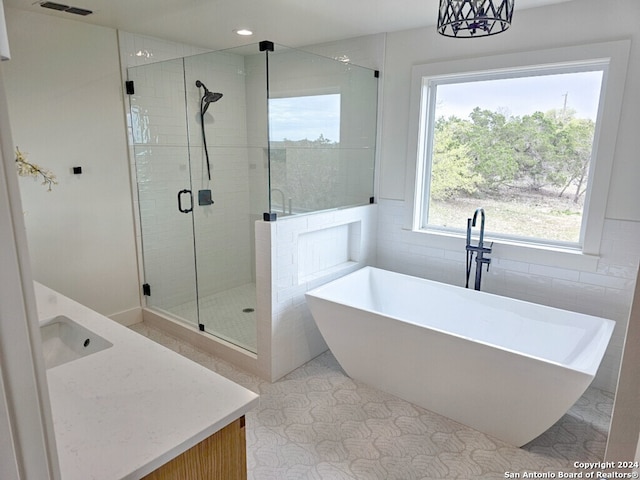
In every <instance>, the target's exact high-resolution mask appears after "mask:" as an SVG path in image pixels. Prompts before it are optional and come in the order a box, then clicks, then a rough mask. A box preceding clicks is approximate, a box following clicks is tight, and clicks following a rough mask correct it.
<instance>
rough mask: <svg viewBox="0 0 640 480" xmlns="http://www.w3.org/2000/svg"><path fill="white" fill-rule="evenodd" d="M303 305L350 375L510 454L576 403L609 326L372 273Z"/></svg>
mask: <svg viewBox="0 0 640 480" xmlns="http://www.w3.org/2000/svg"><path fill="white" fill-rule="evenodd" d="M307 303H308V305H309V307H310V309H311V313H312V314H313V317H314V319H315V321H316V323H317V325H318V328H319V329H320V332H321V333H322V335H323V337H324V339H325V341H326V342H327V345H328V346H329V348H330V349H331V351H332V352H333V354H334V355H335V357H336V359H337V360H338V362H339V363H340V365H341V366H342V368H344V370H345V371H346V373H347V374H348V375H349V376H350V377H352V378H354V379H356V380H360V381H362V382H364V383H367V384H369V385H372V386H374V387H376V388H378V389H380V390H383V391H386V392H388V393H392V394H394V395H396V396H398V397H400V398H403V399H405V400H407V401H409V402H412V403H414V404H416V405H419V406H422V407H424V408H426V409H428V410H431V411H433V412H436V413H439V414H441V415H444V416H446V417H449V418H451V419H453V420H456V421H458V422H460V423H462V424H465V425H467V426H470V427H472V428H475V429H476V430H479V431H481V432H484V433H487V434H489V435H492V436H494V437H496V438H498V439H501V440H504V441H505V442H508V443H510V444H513V445H517V446H522V445H524V444H525V443H527V442H529V441H531V440H533V439H534V438H535V437H537V436H538V435H540V434H541V433H542V432H544V431H545V430H547V429H548V428H549V427H550V426H551V425H553V424H554V423H555V422H556V421H558V420H559V419H560V417H561V416H562V415H564V414H565V413H566V412H567V410H568V409H569V408H570V407H571V405H573V404H574V403H575V401H576V400H578V398H580V396H581V395H582V394H583V393H584V391H585V390H586V388H587V387H588V386H589V384H590V383H591V381H592V380H593V378H594V376H595V374H596V371H597V370H598V366H599V365H600V361H601V360H602V357H603V355H604V352H605V349H606V347H607V344H608V343H609V339H610V337H611V333H612V332H613V327H614V325H615V324H614V322H613V321H611V320H606V319H603V318H598V317H593V316H589V315H583V314H579V313H574V312H568V311H564V310H559V309H556V308H551V307H545V306H542V305H536V304H533V303H528V302H523V301H519V300H513V299H509V298H505V297H500V296H497V295H492V294H489V293H485V292H478V291H475V290H469V289H465V288H461V287H456V286H452V285H446V284H442V283H438V282H433V281H430V280H424V279H421V278H416V277H410V276H407V275H402V274H399V273H394V272H389V271H386V270H380V269H376V268H372V267H365V268H363V269H361V270H358V271H356V272H354V273H351V274H349V275H346V276H344V277H342V278H339V279H338V280H335V281H332V282H330V283H328V284H326V285H324V286H322V287H319V288H316V289H315V290H312V291H310V292H308V293H307Z"/></svg>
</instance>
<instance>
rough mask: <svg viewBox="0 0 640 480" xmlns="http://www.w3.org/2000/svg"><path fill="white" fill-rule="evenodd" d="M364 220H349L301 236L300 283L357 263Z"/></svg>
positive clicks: (299, 247)
mask: <svg viewBox="0 0 640 480" xmlns="http://www.w3.org/2000/svg"><path fill="white" fill-rule="evenodd" d="M361 230H362V226H361V222H360V221H357V222H352V223H345V224H344V225H337V226H332V227H329V228H323V229H320V230H314V231H311V232H306V233H302V234H300V235H299V236H298V284H302V283H305V282H309V281H311V280H314V279H316V278H319V277H322V276H325V275H329V274H331V273H334V272H336V271H338V270H340V269H343V268H346V267H350V266H352V265H354V264H355V263H356V262H357V261H358V260H359V259H360V245H361V240H362V235H361Z"/></svg>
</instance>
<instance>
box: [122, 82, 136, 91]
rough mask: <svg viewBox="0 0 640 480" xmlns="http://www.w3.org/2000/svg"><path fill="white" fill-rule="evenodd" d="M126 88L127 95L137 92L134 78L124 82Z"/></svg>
mask: <svg viewBox="0 0 640 480" xmlns="http://www.w3.org/2000/svg"><path fill="white" fill-rule="evenodd" d="M124 88H125V90H126V92H127V95H133V94H134V93H135V89H134V87H133V80H127V81H126V82H124Z"/></svg>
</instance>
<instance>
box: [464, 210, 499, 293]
mask: <svg viewBox="0 0 640 480" xmlns="http://www.w3.org/2000/svg"><path fill="white" fill-rule="evenodd" d="M478 213H480V237H479V239H478V244H477V245H476V246H473V245H471V227H475V226H476V220H477V219H478ZM484 220H485V215H484V209H483V208H478V209H476V211H475V212H474V214H473V219H471V218H467V247H466V251H467V282H466V284H465V287H466V288H469V277H470V276H471V264H472V263H471V261H472V260H473V254H474V252H475V254H476V279H475V286H474V288H475V289H476V290H480V283H481V282H482V264H486V265H487V272H488V271H489V264H490V263H491V259H490V258H485V256H484V255H485V254H489V253H491V247H488V248H487V247H485V246H484ZM492 245H493V243H492Z"/></svg>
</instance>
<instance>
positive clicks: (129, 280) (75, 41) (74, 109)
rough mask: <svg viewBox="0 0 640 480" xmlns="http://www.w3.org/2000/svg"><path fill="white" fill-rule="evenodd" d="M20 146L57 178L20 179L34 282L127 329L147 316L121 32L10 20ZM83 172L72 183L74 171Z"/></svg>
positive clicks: (20, 14)
mask: <svg viewBox="0 0 640 480" xmlns="http://www.w3.org/2000/svg"><path fill="white" fill-rule="evenodd" d="M7 24H8V30H9V40H10V44H11V50H12V60H11V62H9V63H8V64H7V66H6V69H5V77H6V86H7V95H8V101H9V109H10V115H11V120H12V128H13V135H14V141H15V144H16V145H17V146H19V147H20V149H21V150H22V151H23V152H25V153H27V154H28V159H29V160H30V161H32V162H34V163H36V164H39V165H41V166H43V167H45V168H47V169H49V170H51V171H53V173H55V174H56V175H57V177H58V185H55V186H54V187H53V191H51V192H48V191H47V189H46V188H45V187H43V186H42V185H40V182H35V181H33V180H32V179H30V178H21V179H20V188H21V193H22V200H23V207H24V210H25V223H26V226H27V233H28V241H29V249H30V251H31V258H32V265H33V274H34V277H35V279H36V280H38V281H40V282H42V283H43V284H45V285H47V286H49V287H51V288H53V289H55V290H58V291H60V292H61V293H63V294H65V295H67V296H69V297H71V298H73V299H75V300H77V301H79V302H81V303H83V304H85V305H87V306H89V307H90V308H93V309H95V310H97V311H99V312H100V313H102V314H105V315H109V316H112V317H113V316H114V315H115V317H116V318H117V319H118V320H120V321H123V322H125V323H130V322H132V321H135V320H136V319H137V316H138V313H139V310H140V308H139V307H140V297H139V293H138V292H139V284H138V278H137V269H136V262H137V260H136V251H135V240H134V227H133V214H132V202H131V193H130V184H129V172H128V163H127V149H126V131H125V124H124V109H123V104H122V84H121V82H120V74H119V58H118V44H117V37H116V32H115V31H114V30H112V29H107V28H102V27H96V26H92V25H88V24H83V23H80V22H75V21H71V20H66V19H60V18H57V17H53V16H48V15H41V14H37V13H30V12H24V11H18V10H12V9H8V10H7ZM74 166H80V167H82V170H83V173H82V174H81V175H73V174H72V170H71V169H72V167H74Z"/></svg>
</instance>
